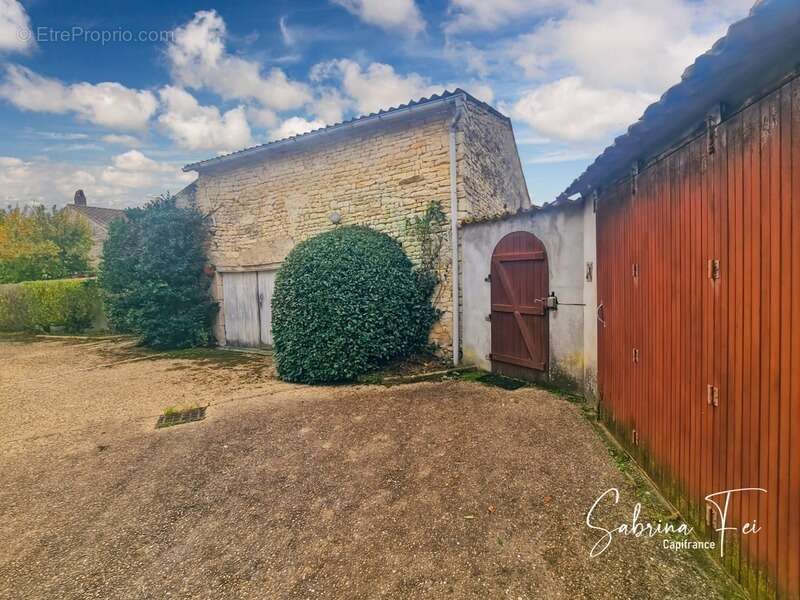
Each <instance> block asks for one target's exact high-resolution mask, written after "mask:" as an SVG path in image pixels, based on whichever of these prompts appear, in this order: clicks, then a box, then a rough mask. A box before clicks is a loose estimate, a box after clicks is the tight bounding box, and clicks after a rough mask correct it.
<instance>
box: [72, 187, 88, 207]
mask: <svg viewBox="0 0 800 600" xmlns="http://www.w3.org/2000/svg"><path fill="white" fill-rule="evenodd" d="M73 204H75V206H86V194H84V193H83V190H78V191H77V192H75V200H74V201H73Z"/></svg>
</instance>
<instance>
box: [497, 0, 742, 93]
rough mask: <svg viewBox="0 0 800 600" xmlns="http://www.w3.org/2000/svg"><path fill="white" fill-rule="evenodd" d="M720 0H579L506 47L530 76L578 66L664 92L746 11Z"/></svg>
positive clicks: (587, 74)
mask: <svg viewBox="0 0 800 600" xmlns="http://www.w3.org/2000/svg"><path fill="white" fill-rule="evenodd" d="M749 1H750V0H747V2H749ZM718 4H719V6H716V7H715V6H714V5H713V3H712V4H708V3H700V2H694V1H690V0H661V1H659V2H641V1H639V0H595V1H591V2H589V1H586V0H575V1H573V2H571V3H570V5H569V6H566V7H565V8H566V10H565V11H563V12H562V13H560V14H558V15H557V16H554V17H552V18H548V19H543V20H541V21H540V22H539V23H538V24H537V26H536V27H535V28H534V30H533V31H532V32H530V33H528V34H526V35H522V36H519V37H518V38H516V39H515V40H514V41H513V42H511V43H510V44H508V53H507V54H508V58H510V59H511V60H512V61H513V62H514V63H515V64H516V65H518V66H519V67H521V69H522V71H523V73H524V74H525V75H526V76H527V77H529V78H546V77H547V76H548V75H551V74H552V73H560V74H572V75H579V76H581V77H582V78H583V79H584V80H585V81H586V82H587V83H589V84H591V85H602V86H609V87H616V86H620V87H623V88H625V89H630V90H646V91H658V92H659V93H660V92H663V90H664V89H665V88H666V87H668V86H670V85H672V84H675V83H677V82H678V81H679V79H680V75H681V73H682V72H683V70H684V69H685V68H686V67H687V66H689V65H690V64H691V63H692V62H694V59H695V58H696V57H697V56H699V55H700V54H702V53H703V52H705V51H706V50H707V49H708V48H710V47H711V46H712V44H713V43H714V42H715V41H716V40H717V39H718V38H719V37H721V36H722V35H723V34H724V33H725V30H726V28H727V26H728V23H729V22H730V21H731V20H734V19H736V18H738V17H741V16H744V14H745V13H746V9H745V8H744V2H739V1H733V2H731V3H729V4H727V5H725V6H724V7H723V5H722V4H721V3H719V2H718ZM676 23H680V24H681V25H680V26H679V27H676ZM496 62H498V63H499V62H500V61H496Z"/></svg>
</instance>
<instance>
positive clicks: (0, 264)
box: [0, 206, 92, 283]
mask: <svg viewBox="0 0 800 600" xmlns="http://www.w3.org/2000/svg"><path fill="white" fill-rule="evenodd" d="M0 213H2V218H0V283H15V282H19V281H30V280H37V279H58V278H61V277H66V276H69V275H76V274H84V273H86V272H88V271H89V250H90V249H91V246H92V233H91V229H90V228H89V225H88V224H87V223H86V222H84V221H83V220H82V219H80V218H78V217H75V216H73V215H70V214H68V213H66V212H64V211H57V210H55V208H54V209H53V210H52V211H48V210H46V209H45V208H44V207H41V206H39V207H36V208H35V209H25V210H21V209H18V208H17V209H13V210H9V211H7V212H5V211H0Z"/></svg>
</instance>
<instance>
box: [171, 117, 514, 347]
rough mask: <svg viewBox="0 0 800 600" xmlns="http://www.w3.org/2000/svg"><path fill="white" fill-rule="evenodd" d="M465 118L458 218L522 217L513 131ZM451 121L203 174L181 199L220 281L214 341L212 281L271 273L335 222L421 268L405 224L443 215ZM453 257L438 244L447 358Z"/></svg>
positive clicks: (359, 131) (333, 139) (393, 125)
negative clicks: (206, 219)
mask: <svg viewBox="0 0 800 600" xmlns="http://www.w3.org/2000/svg"><path fill="white" fill-rule="evenodd" d="M464 107H465V110H464V116H463V117H462V121H461V122H460V123H459V133H458V137H457V153H456V155H457V164H458V167H457V170H458V175H459V177H458V184H457V190H458V209H459V210H458V212H459V219H463V218H465V217H469V216H475V215H478V214H484V213H490V214H495V213H497V212H501V211H503V210H506V209H508V210H511V209H512V208H517V207H519V206H525V205H526V203H528V202H529V201H528V195H527V190H526V188H525V183H524V179H523V178H522V171H521V168H519V158H518V156H517V154H516V145H515V144H514V140H513V132H512V131H511V126H510V122H509V121H508V120H507V119H505V118H504V117H501V116H499V115H497V114H496V113H493V112H492V111H490V110H487V109H486V108H485V107H482V106H480V105H478V104H476V103H474V102H465V103H464ZM453 114H454V113H453V104H452V103H446V104H442V105H440V106H437V107H433V108H429V109H427V110H425V111H424V112H421V113H416V114H413V115H408V116H403V117H395V118H392V119H387V120H386V121H385V122H382V123H374V122H373V123H370V124H369V125H368V126H363V127H354V128H350V129H347V130H342V131H332V132H330V133H328V134H326V135H324V136H317V137H315V138H314V140H313V142H310V141H303V140H302V139H301V140H298V143H297V145H296V146H295V147H291V146H290V147H288V148H286V147H284V148H281V149H279V150H275V151H269V152H268V153H265V154H262V155H261V156H260V157H259V156H255V157H252V158H244V157H243V158H242V159H241V160H239V161H236V162H235V163H231V164H229V165H225V166H224V167H217V168H210V169H207V170H202V171H201V172H200V174H199V177H198V179H197V181H196V182H195V183H194V184H192V186H191V187H192V189H191V193H187V194H184V195H183V196H185V198H181V200H182V201H187V202H193V203H194V204H196V205H197V206H198V208H200V209H201V210H202V211H203V212H206V213H208V214H210V215H211V217H212V236H211V244H210V248H209V256H210V259H211V261H212V262H213V264H214V265H215V266H216V269H217V273H218V275H217V276H216V277H215V282H214V285H213V287H212V290H213V291H214V293H215V297H216V298H217V299H218V301H220V302H221V303H222V305H223V306H222V310H220V317H219V318H218V321H217V325H216V333H217V339H219V340H224V339H225V338H224V298H223V297H222V285H221V279H220V276H219V273H224V272H226V271H242V270H261V269H269V268H276V267H277V266H279V265H280V263H281V262H282V261H283V260H284V258H285V257H286V255H287V254H288V253H289V251H290V250H291V249H292V247H293V246H294V245H295V244H297V243H298V242H300V241H302V240H304V239H307V238H309V237H312V236H314V235H316V234H318V233H321V232H323V231H327V230H329V229H331V228H333V227H336V225H334V224H333V223H332V222H331V219H330V216H331V213H333V212H336V213H338V214H339V215H340V216H341V223H342V224H359V225H366V226H369V227H373V228H375V229H377V230H379V231H383V232H385V233H387V234H389V235H391V236H393V237H395V238H397V239H398V240H400V241H401V243H402V244H403V247H404V249H405V250H406V252H407V253H408V255H409V257H410V258H411V259H412V261H415V262H416V261H418V260H419V258H420V248H419V244H418V240H416V239H415V238H414V236H413V235H411V234H410V231H409V228H408V226H407V224H408V221H409V220H410V219H413V218H414V217H415V216H418V215H421V214H422V213H424V211H425V210H426V208H427V207H428V205H429V203H430V202H437V203H439V205H440V206H441V208H442V210H443V212H444V213H445V214H446V215H448V218H449V214H450V154H449V136H450V124H451V122H452V118H453ZM473 145H474V146H475V148H472V147H471V146H473ZM509 153H511V155H509ZM508 169H510V171H508ZM448 234H449V225H448V226H447V227H446V234H445V235H448ZM450 249H451V245H450V241H449V239H445V240H444V244H443V245H442V254H441V256H440V259H441V260H440V269H439V277H440V280H441V284H440V286H439V288H438V289H437V290H436V291H435V293H434V300H435V304H436V306H437V308H439V309H440V310H441V311H442V317H441V319H440V320H439V322H438V323H437V324H436V325H435V326H434V329H433V331H432V334H431V341H433V342H435V343H436V344H438V345H439V346H440V347H441V349H442V353H443V354H451V352H452V348H451V343H452V333H451V332H452V322H453V319H452V281H451V264H452V261H451V256H450Z"/></svg>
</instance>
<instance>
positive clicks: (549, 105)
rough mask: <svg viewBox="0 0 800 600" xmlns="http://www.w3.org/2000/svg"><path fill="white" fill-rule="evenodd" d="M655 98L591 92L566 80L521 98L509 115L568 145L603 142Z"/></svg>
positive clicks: (579, 83)
mask: <svg viewBox="0 0 800 600" xmlns="http://www.w3.org/2000/svg"><path fill="white" fill-rule="evenodd" d="M655 99H656V97H655V96H652V95H649V94H645V93H641V92H626V91H623V90H618V89H609V88H605V89H602V88H594V87H590V86H588V85H586V83H585V82H584V81H583V79H581V78H580V77H565V78H563V79H559V80H557V81H554V82H552V83H548V84H545V85H542V86H540V87H539V88H537V89H535V90H533V91H531V92H528V93H526V94H524V95H523V96H522V97H521V98H520V99H519V100H518V101H517V102H516V103H515V104H514V105H513V106H512V107H511V115H512V116H513V117H514V118H516V119H519V120H521V121H523V122H525V123H527V124H528V125H530V126H531V127H533V128H535V129H536V131H537V132H539V133H540V134H543V135H546V136H549V137H552V138H556V139H560V140H568V141H583V140H602V139H604V138H605V137H606V136H608V135H609V134H611V133H614V132H616V131H619V130H620V129H622V128H624V127H625V126H626V125H628V124H630V123H632V122H634V121H635V120H636V119H637V118H638V117H639V116H640V115H641V114H642V112H643V111H644V109H645V107H647V105H648V104H650V103H651V102H653V101H654V100H655Z"/></svg>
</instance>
